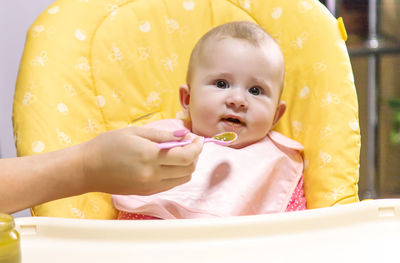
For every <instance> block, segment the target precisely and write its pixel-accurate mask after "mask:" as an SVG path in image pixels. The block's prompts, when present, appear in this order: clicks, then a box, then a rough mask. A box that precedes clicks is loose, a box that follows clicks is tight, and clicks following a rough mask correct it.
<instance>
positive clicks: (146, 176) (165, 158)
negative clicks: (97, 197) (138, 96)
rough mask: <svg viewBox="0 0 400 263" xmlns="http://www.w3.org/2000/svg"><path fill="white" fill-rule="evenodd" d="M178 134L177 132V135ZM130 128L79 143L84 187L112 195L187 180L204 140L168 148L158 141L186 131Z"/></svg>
mask: <svg viewBox="0 0 400 263" xmlns="http://www.w3.org/2000/svg"><path fill="white" fill-rule="evenodd" d="M179 133H180V134H179ZM173 134H174V133H173V132H168V131H161V130H156V129H153V128H146V127H129V128H124V129H119V130H114V131H110V132H105V133H103V134H100V135H99V136H97V137H96V138H94V139H92V140H90V141H88V142H86V143H84V144H82V147H83V151H82V152H83V158H82V161H83V162H82V169H83V170H82V171H83V173H84V178H85V179H84V180H85V189H86V190H87V191H88V192H89V191H90V192H93V191H98V192H106V193H112V194H136V195H149V194H153V193H157V192H161V191H165V190H168V189H170V188H173V187H175V186H177V185H180V184H183V183H185V182H187V181H189V180H190V178H191V174H192V173H193V171H194V169H195V166H196V161H197V157H198V156H199V154H200V152H201V150H202V147H203V141H202V138H201V137H198V138H196V139H195V140H194V141H193V143H192V144H190V145H187V146H185V147H176V148H173V149H170V150H160V149H159V148H158V147H157V143H159V142H165V141H173V140H179V139H182V137H183V136H184V135H185V133H183V132H182V131H181V132H177V133H175V135H181V136H174V135H173Z"/></svg>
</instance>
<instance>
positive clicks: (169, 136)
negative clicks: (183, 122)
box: [130, 127, 189, 142]
mask: <svg viewBox="0 0 400 263" xmlns="http://www.w3.org/2000/svg"><path fill="white" fill-rule="evenodd" d="M130 128H132V131H133V132H134V133H135V135H137V136H140V137H143V138H146V139H148V140H150V141H153V142H167V141H175V140H180V139H182V138H183V137H184V136H185V135H186V134H187V133H188V132H189V130H186V129H182V130H177V131H165V130H160V129H156V128H148V127H130Z"/></svg>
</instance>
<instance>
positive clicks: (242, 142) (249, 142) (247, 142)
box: [229, 135, 265, 149]
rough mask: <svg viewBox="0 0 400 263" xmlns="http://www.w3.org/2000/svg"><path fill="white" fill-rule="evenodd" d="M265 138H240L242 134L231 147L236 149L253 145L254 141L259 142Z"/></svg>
mask: <svg viewBox="0 0 400 263" xmlns="http://www.w3.org/2000/svg"><path fill="white" fill-rule="evenodd" d="M263 138H265V137H262V138H257V139H247V140H244V139H240V135H239V137H238V138H237V139H236V141H235V142H234V143H232V144H230V145H229V147H231V148H234V149H241V148H244V147H247V146H249V145H252V144H254V143H257V142H259V141H261V140H262V139H263Z"/></svg>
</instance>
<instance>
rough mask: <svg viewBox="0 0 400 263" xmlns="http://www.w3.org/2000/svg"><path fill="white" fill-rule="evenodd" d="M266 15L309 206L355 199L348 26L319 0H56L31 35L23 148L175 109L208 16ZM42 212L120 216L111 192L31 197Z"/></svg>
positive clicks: (40, 148) (213, 21) (72, 140)
mask: <svg viewBox="0 0 400 263" xmlns="http://www.w3.org/2000/svg"><path fill="white" fill-rule="evenodd" d="M234 20H250V21H254V22H256V23H258V24H260V25H261V26H263V27H264V28H265V29H266V30H267V31H268V32H269V33H270V34H271V35H272V36H273V37H274V38H275V39H276V40H277V41H278V42H279V44H280V46H281V48H282V51H283V54H284V57H285V63H286V65H285V66H286V77H285V90H284V93H283V100H285V101H286V102H287V105H288V109H287V112H286V113H285V115H284V117H283V119H282V120H281V121H280V123H279V125H278V127H277V128H276V129H277V130H278V131H280V132H282V133H283V134H285V135H287V136H289V137H291V138H293V139H295V140H297V141H299V142H301V143H302V144H303V145H304V146H305V152H304V158H305V172H304V178H305V193H306V198H307V205H308V208H318V207H326V206H332V205H335V204H342V203H351V202H356V201H358V195H357V191H358V189H357V182H358V165H359V151H360V132H359V126H358V105H357V97H356V91H355V87H354V80H353V75H352V70H351V65H350V61H349V57H348V53H347V49H346V45H345V42H344V38H345V32H344V28H343V25H342V24H340V23H338V22H337V21H336V20H335V19H334V18H333V17H332V16H331V15H330V14H329V12H328V11H327V10H326V8H325V7H324V6H323V5H321V4H320V3H319V2H318V1H316V0H302V1H299V0H268V1H265V0H167V1H166V0H96V1H88V0H58V1H56V2H55V3H54V4H52V5H51V6H50V7H49V8H48V9H47V10H45V11H44V12H43V13H42V15H41V16H40V17H39V18H38V19H37V20H36V22H35V23H34V24H33V25H32V26H31V28H30V29H29V31H28V34H27V41H26V46H25V51H24V54H23V58H22V61H21V66H20V72H19V75H18V81H17V85H16V92H15V100H14V115H13V121H14V130H15V136H16V145H17V150H18V155H19V156H23V155H31V154H38V153H42V152H47V151H52V150H56V149H60V148H63V147H67V146H71V145H74V144H77V143H80V142H84V141H87V140H89V139H91V138H93V137H95V136H96V135H97V134H99V133H101V132H104V131H107V130H111V129H117V128H122V127H126V126H129V125H141V124H143V123H146V122H148V121H153V120H158V119H161V118H173V117H176V116H177V115H179V111H180V106H179V101H178V86H179V84H182V83H184V82H185V74H186V67H187V63H188V58H189V55H190V52H191V50H192V48H193V46H194V44H195V43H196V41H197V40H198V39H199V38H200V37H201V36H202V35H203V34H204V33H205V32H206V31H208V30H209V29H210V28H211V27H214V26H216V25H219V24H222V23H226V22H229V21H234ZM32 213H33V214H34V215H38V216H56V217H75V218H115V215H116V211H115V210H114V209H113V207H112V205H111V202H110V195H108V194H104V193H89V194H85V195H82V196H76V197H71V198H65V199H61V200H57V201H53V202H49V203H46V204H42V205H39V206H36V207H34V208H33V209H32Z"/></svg>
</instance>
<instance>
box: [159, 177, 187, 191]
mask: <svg viewBox="0 0 400 263" xmlns="http://www.w3.org/2000/svg"><path fill="white" fill-rule="evenodd" d="M190 179H192V176H191V175H187V176H184V177H179V178H172V179H165V180H163V181H162V191H167V190H169V189H172V188H174V187H176V186H179V185H181V184H184V183H187V182H189V181H190Z"/></svg>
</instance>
